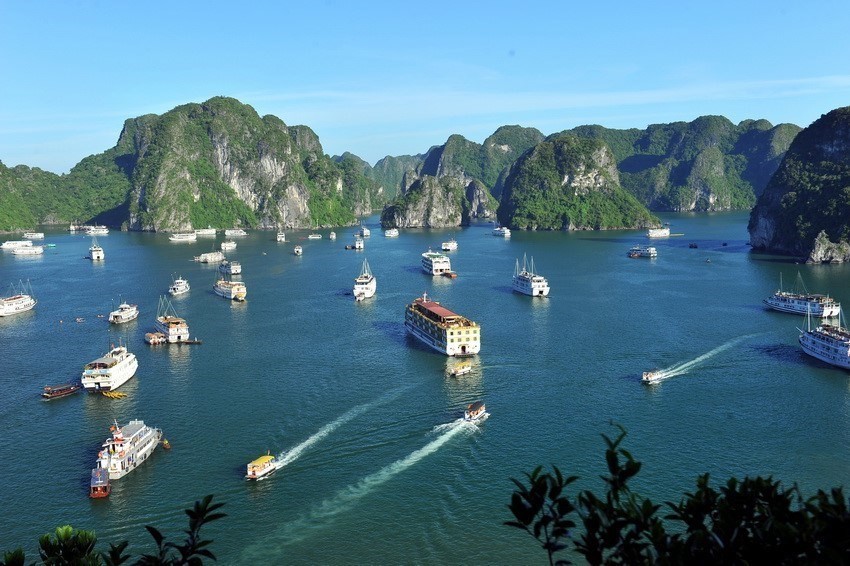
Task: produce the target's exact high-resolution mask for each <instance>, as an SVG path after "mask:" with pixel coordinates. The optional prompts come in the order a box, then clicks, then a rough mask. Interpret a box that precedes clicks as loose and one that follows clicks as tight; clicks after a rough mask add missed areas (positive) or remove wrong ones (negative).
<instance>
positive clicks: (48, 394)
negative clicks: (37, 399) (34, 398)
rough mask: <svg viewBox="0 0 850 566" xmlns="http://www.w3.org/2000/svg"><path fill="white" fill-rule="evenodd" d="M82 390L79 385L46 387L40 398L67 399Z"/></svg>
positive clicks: (67, 384) (68, 384) (69, 384)
mask: <svg viewBox="0 0 850 566" xmlns="http://www.w3.org/2000/svg"><path fill="white" fill-rule="evenodd" d="M81 388H82V385H80V384H79V383H66V384H64V385H46V386H45V387H44V391H43V392H42V394H41V396H42V397H43V398H44V399H46V400H50V399H58V398H59V397H67V396H68V395H73V394H74V393H76V392H77V391H79V390H80V389H81Z"/></svg>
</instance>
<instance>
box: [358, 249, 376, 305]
mask: <svg viewBox="0 0 850 566" xmlns="http://www.w3.org/2000/svg"><path fill="white" fill-rule="evenodd" d="M377 289H378V280H377V279H376V278H375V276H374V275H372V271H371V270H370V269H369V262H368V261H366V260H365V259H364V260H363V269H362V270H361V271H360V275H358V276H357V278H356V279H355V280H354V289H353V290H352V294H353V295H354V300H355V301H362V300H363V299H368V298H369V297H374V296H375V291H377Z"/></svg>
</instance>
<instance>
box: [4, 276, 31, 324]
mask: <svg viewBox="0 0 850 566" xmlns="http://www.w3.org/2000/svg"><path fill="white" fill-rule="evenodd" d="M9 290H10V293H9V295H8V296H6V297H0V316H11V315H13V314H19V313H22V312H26V311H28V310H32V309H33V307H35V305H36V304H37V303H38V301H37V300H36V299H35V297H34V296H33V292H32V286H31V285H30V284H29V282H27V283H24V282H21V283H20V284H19V285H18V286H17V287H15V285H10V286H9Z"/></svg>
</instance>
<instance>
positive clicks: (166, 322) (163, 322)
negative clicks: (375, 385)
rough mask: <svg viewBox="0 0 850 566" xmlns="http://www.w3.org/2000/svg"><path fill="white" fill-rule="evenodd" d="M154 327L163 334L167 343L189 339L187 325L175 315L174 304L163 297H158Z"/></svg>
mask: <svg viewBox="0 0 850 566" xmlns="http://www.w3.org/2000/svg"><path fill="white" fill-rule="evenodd" d="M154 328H156V331H157V332H161V333H162V334H164V335H165V341H166V342H169V343H172V344H173V343H175V342H183V341H184V340H188V339H189V325H188V324H187V323H186V321H185V320H184V319H182V318H180V317H179V316H177V311H175V310H174V306H173V305H172V304H171V301H169V300H168V299H167V298H165V297H160V298H159V305H158V306H157V309H156V321H155V322H154Z"/></svg>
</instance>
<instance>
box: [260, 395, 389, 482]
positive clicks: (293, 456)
mask: <svg viewBox="0 0 850 566" xmlns="http://www.w3.org/2000/svg"><path fill="white" fill-rule="evenodd" d="M403 391H404V389H399V390H397V391H394V392H392V393H390V394H389V395H384V396H383V397H380V398H378V399H376V400H374V401H371V402H369V403H364V404H363V405H358V406H357V407H354V408H353V409H351V410H349V411H348V412H346V413H344V414H343V415H341V416H340V417H339V418H337V419H336V420H335V421H333V422H330V423H328V424H326V425H325V426H323V427H322V428H320V429H319V431H318V432H316V434H314V435H313V436H311V437H310V438H308V439H307V440H305V441H304V442H302V443H301V444H298V445H296V446H293V447H292V448H290V449H289V450H286V451H284V452H281V453H280V455H279V456H278V458H277V459H278V462H277V469H280V468H282V467H284V466H286V465H289V464H291V463H292V462H294V461H295V460H297V459H298V458H300V457H301V454H303V453H304V451H305V450H307V449H308V448H310V447H311V446H313V445H314V444H316V443H317V442H319V441H320V440H322V439H323V438H325V437H327V436H328V435H329V434H330V433H332V432H333V431H335V430H336V429H338V428H339V427H341V426H342V425H344V424H345V423H347V422H348V421H350V420H352V419H354V418H355V417H358V416H360V415H362V414H363V413H365V412H366V411H368V410H369V409H374V408H375V407H377V406H378V405H382V404H384V403H387V402H389V401H392V400H393V399H395V398H396V397H398V396H399V395H401V393H402V392H403Z"/></svg>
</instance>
